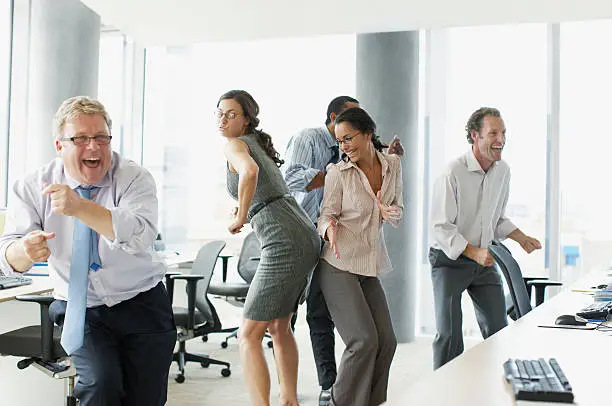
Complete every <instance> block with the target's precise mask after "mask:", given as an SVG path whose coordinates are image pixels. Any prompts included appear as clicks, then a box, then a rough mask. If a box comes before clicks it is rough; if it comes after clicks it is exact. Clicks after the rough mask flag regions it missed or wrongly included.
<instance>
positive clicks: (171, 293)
mask: <svg viewBox="0 0 612 406" xmlns="http://www.w3.org/2000/svg"><path fill="white" fill-rule="evenodd" d="M180 274H181V273H180V272H167V273H166V291H167V292H168V297H169V298H170V303H172V301H173V300H174V279H172V277H173V276H174V275H180Z"/></svg>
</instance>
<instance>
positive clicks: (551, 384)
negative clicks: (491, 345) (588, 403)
mask: <svg viewBox="0 0 612 406" xmlns="http://www.w3.org/2000/svg"><path fill="white" fill-rule="evenodd" d="M504 373H505V375H506V380H507V381H508V382H509V383H510V384H511V385H512V390H513V392H514V397H515V398H516V400H532V401H540V402H559V403H573V402H574V393H573V392H572V387H571V385H570V383H569V382H568V380H567V378H566V376H565V374H564V373H563V371H562V370H561V367H560V366H559V363H558V362H557V360H556V359H554V358H551V359H549V360H548V361H547V360H545V359H544V358H540V359H537V360H522V359H509V360H508V361H506V362H504Z"/></svg>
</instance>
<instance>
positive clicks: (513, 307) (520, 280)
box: [489, 241, 561, 320]
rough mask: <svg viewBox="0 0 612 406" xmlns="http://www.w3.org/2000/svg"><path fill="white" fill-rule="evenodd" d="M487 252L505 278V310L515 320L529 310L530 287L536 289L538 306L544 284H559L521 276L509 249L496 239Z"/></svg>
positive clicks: (542, 294)
mask: <svg viewBox="0 0 612 406" xmlns="http://www.w3.org/2000/svg"><path fill="white" fill-rule="evenodd" d="M489 252H490V253H491V256H493V259H495V262H496V264H497V266H498V267H499V269H500V270H501V272H502V274H503V275H504V278H505V279H506V283H507V285H508V289H509V291H510V294H509V295H508V296H509V297H507V298H506V312H507V313H508V315H509V316H510V318H512V319H513V320H517V319H518V318H520V317H523V316H524V315H525V314H527V313H529V312H530V311H531V309H532V307H531V295H530V291H531V288H532V287H535V289H536V306H539V305H540V304H542V303H543V302H544V289H545V288H546V286H560V285H561V283H560V282H555V281H550V280H547V279H546V280H543V279H538V280H535V279H534V278H525V277H523V273H522V272H521V268H520V266H519V264H518V263H517V262H516V261H515V259H514V258H513V257H512V254H511V253H510V250H509V249H508V248H507V247H506V246H505V245H503V244H502V243H500V242H498V241H494V242H493V243H491V245H490V246H489ZM540 290H541V292H540Z"/></svg>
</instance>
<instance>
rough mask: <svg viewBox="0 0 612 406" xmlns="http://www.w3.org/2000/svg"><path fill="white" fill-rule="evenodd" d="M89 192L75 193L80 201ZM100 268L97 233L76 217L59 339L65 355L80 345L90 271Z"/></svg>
mask: <svg viewBox="0 0 612 406" xmlns="http://www.w3.org/2000/svg"><path fill="white" fill-rule="evenodd" d="M91 189H93V187H90V188H87V189H86V188H84V187H81V186H79V187H78V188H76V191H77V193H78V194H79V195H80V196H81V197H82V198H84V199H88V200H89V198H90V195H91ZM99 267H100V257H99V255H98V234H97V233H96V232H95V231H94V230H92V229H91V228H89V226H87V225H85V224H83V223H82V222H81V221H80V220H78V219H77V218H75V219H74V231H73V233H72V259H71V260H70V284H69V285H68V305H67V307H66V315H65V317H64V327H63V329H62V339H61V344H62V347H64V350H65V351H66V353H67V354H68V355H70V354H72V353H74V352H75V351H76V350H78V349H79V348H81V346H82V345H83V333H84V328H85V311H86V309H87V286H88V284H89V278H88V276H89V269H90V268H91V269H92V270H93V271H96V270H97V269H98V268H99Z"/></svg>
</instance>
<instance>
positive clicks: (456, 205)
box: [429, 107, 541, 369]
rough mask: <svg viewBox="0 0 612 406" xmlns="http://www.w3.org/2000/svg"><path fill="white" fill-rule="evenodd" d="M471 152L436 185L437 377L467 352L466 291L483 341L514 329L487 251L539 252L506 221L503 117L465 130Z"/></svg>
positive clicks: (479, 119) (479, 117)
mask: <svg viewBox="0 0 612 406" xmlns="http://www.w3.org/2000/svg"><path fill="white" fill-rule="evenodd" d="M466 132H467V140H468V142H469V143H470V144H471V145H472V148H471V150H470V151H469V152H467V153H466V154H464V155H462V156H461V157H459V158H458V159H456V160H455V161H454V162H452V163H451V164H450V165H449V167H448V169H447V170H446V171H445V173H443V174H442V176H440V178H438V179H437V181H436V183H435V185H434V191H433V196H432V218H431V235H432V244H431V248H430V251H429V262H430V263H431V267H432V273H431V279H432V282H433V290H434V304H435V313H436V327H437V330H438V333H437V334H436V337H435V339H434V342H433V350H434V369H437V368H439V367H441V366H442V365H444V364H446V363H447V362H449V361H450V360H452V359H453V358H455V357H456V356H458V355H460V354H461V353H462V352H463V334H462V326H461V323H462V313H461V295H462V293H463V291H464V290H466V289H467V291H468V293H469V294H470V297H471V298H472V302H473V303H474V308H475V310H476V318H477V320H478V325H479V326H480V331H481V333H482V336H483V337H484V338H487V337H489V336H490V335H492V334H494V333H496V332H497V331H499V330H501V329H502V328H503V327H505V326H506V325H507V321H506V309H505V302H504V291H503V288H502V282H501V277H500V275H499V274H498V272H497V271H496V270H495V268H494V267H493V264H494V261H493V257H492V256H491V254H490V253H489V251H488V249H487V247H488V246H489V244H490V243H491V242H492V241H493V240H503V239H505V238H511V239H512V240H514V241H516V242H518V243H519V244H520V245H521V247H522V248H523V249H524V250H525V251H526V252H528V253H531V252H532V251H533V250H536V249H540V248H541V245H540V242H539V241H538V240H536V239H535V238H532V237H529V236H526V235H525V234H524V233H523V232H522V231H521V230H519V229H518V228H517V227H516V226H515V225H514V224H513V223H512V222H511V221H510V220H509V219H508V218H506V217H505V210H506V204H507V203H508V195H509V185H510V168H509V167H508V165H507V164H506V163H505V162H504V161H502V160H501V153H502V150H503V148H504V146H505V143H506V127H505V125H504V121H503V120H502V118H501V114H500V113H499V110H497V109H495V108H490V107H482V108H480V109H478V110H476V111H475V112H474V113H472V115H471V117H470V119H469V120H468V123H467V125H466Z"/></svg>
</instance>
